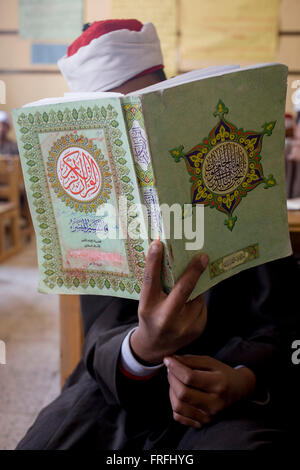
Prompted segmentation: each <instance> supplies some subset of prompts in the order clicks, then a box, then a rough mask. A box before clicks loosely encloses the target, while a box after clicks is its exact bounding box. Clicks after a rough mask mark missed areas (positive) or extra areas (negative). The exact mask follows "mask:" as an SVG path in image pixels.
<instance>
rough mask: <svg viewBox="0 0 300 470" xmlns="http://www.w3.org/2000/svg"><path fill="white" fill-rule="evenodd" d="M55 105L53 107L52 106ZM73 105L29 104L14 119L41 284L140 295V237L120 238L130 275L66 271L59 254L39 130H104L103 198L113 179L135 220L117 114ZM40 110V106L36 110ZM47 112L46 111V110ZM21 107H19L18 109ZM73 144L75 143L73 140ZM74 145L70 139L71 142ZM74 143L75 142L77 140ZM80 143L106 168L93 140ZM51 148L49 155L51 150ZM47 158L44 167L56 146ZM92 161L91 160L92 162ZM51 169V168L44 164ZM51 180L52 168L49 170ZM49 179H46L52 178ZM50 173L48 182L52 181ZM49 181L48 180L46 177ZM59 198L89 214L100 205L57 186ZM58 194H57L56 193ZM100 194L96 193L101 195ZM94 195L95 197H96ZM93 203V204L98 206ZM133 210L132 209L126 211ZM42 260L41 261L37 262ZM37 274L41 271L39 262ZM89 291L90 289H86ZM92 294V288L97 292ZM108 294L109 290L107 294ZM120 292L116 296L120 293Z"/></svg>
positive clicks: (108, 109)
mask: <svg viewBox="0 0 300 470" xmlns="http://www.w3.org/2000/svg"><path fill="white" fill-rule="evenodd" d="M54 106H55V105H54ZM72 106H74V107H73V109H70V107H66V108H65V109H63V110H61V109H57V108H56V109H55V107H54V109H52V108H50V106H49V105H48V106H47V109H46V111H44V112H39V111H38V110H37V111H36V112H33V108H28V112H26V110H25V109H24V112H21V113H20V112H19V114H18V115H17V118H16V121H17V123H18V126H19V129H18V131H19V133H20V135H21V137H20V139H19V141H20V140H21V142H22V144H23V148H22V149H20V150H21V152H22V156H23V161H22V167H23V172H24V174H25V173H26V178H25V180H27V181H26V182H27V185H26V189H27V191H28V192H29V193H30V196H31V198H32V201H33V206H34V208H35V214H33V219H34V221H35V229H36V231H37V233H38V236H39V239H40V242H41V251H42V253H43V255H42V256H43V260H44V261H43V263H42V267H43V274H44V277H43V282H44V284H45V285H46V286H47V287H48V288H49V289H54V290H55V287H56V286H58V287H62V286H65V287H66V288H67V289H72V288H74V287H75V288H78V287H79V286H80V287H82V288H84V289H87V288H89V287H91V288H94V287H96V286H97V287H98V288H100V289H104V290H106V291H107V290H109V289H112V290H113V291H115V292H117V291H122V292H124V291H127V292H128V293H129V294H131V297H135V298H138V294H139V293H140V291H141V284H142V277H143V269H144V267H145V254H144V252H145V247H144V241H143V240H142V239H141V238H139V239H137V240H134V239H132V238H127V239H125V240H124V243H125V246H126V255H127V261H128V265H129V269H130V273H131V274H130V275H128V274H125V273H116V272H107V271H101V270H99V271H96V270H94V271H88V270H77V271H76V272H75V271H74V269H73V270H68V269H65V268H63V266H62V253H61V248H60V243H59V239H58V231H57V227H56V224H54V223H53V222H52V221H54V220H55V218H54V210H53V207H52V202H51V198H50V192H49V187H48V184H47V178H46V173H45V166H44V163H43V162H44V160H43V156H42V153H41V149H40V144H39V137H38V136H39V134H41V133H47V132H54V131H60V132H61V131H66V132H68V131H75V130H77V131H79V132H80V130H82V131H83V130H85V129H100V128H102V129H103V131H104V133H105V139H106V144H107V147H108V154H109V159H110V163H111V167H112V168H113V173H114V174H113V175H110V174H109V173H108V172H106V176H105V178H106V179H104V183H105V184H106V185H107V186H106V193H105V192H104V196H103V191H102V193H101V194H102V198H103V200H104V201H105V199H107V198H108V197H109V192H110V188H111V185H110V181H111V180H110V178H111V176H112V177H113V179H114V183H115V188H116V192H117V194H116V195H117V197H119V196H120V195H124V196H126V198H127V201H128V223H130V222H131V220H133V219H134V217H135V214H134V205H135V202H136V201H135V196H134V189H135V185H136V183H135V181H132V180H131V178H130V169H129V166H128V165H129V164H128V161H127V154H126V150H125V148H124V145H123V144H124V142H123V140H122V139H124V138H125V140H126V139H127V136H126V135H125V136H123V135H122V131H121V130H120V128H119V122H118V121H117V119H118V112H117V111H116V110H115V109H114V108H113V107H112V106H111V105H110V104H109V105H108V106H97V105H94V106H92V105H91V106H83V105H82V104H80V105H78V106H77V107H76V105H75V104H74V103H72ZM36 109H38V108H36ZM48 110H49V111H48ZM22 111H23V110H22ZM70 138H71V137H70V136H68V135H66V136H65V140H60V141H58V142H57V146H58V147H59V146H60V145H61V146H62V147H63V145H64V144H66V143H67V144H68V143H69V142H66V140H68V139H70ZM73 143H74V142H73ZM71 144H72V143H71ZM76 144H77V143H76ZM80 144H81V145H82V147H83V148H84V149H85V150H86V151H88V153H89V155H91V156H92V157H91V158H93V159H95V161H97V163H98V165H99V166H101V165H103V169H104V171H105V169H106V168H105V161H104V160H103V155H101V152H99V151H98V150H97V147H96V146H95V145H94V144H93V142H91V141H88V139H86V138H84V137H82V140H81V142H80ZM51 151H52V153H51ZM51 151H50V153H49V157H48V165H49V164H51V161H54V159H55V158H57V155H56V154H55V148H52V149H51ZM91 161H92V160H90V162H91ZM48 169H49V168H48ZM50 179H51V171H50ZM50 179H49V181H50ZM54 179H55V178H54V177H53V175H52V184H54V185H55V184H56V182H55V181H54ZM50 183H51V181H50ZM57 191H58V193H57V196H58V197H60V198H61V200H63V201H64V202H65V204H70V205H72V204H73V205H74V207H73V209H74V210H76V211H78V212H82V213H88V212H93V211H95V210H96V208H97V204H98V205H99V204H101V200H99V199H98V200H97V201H96V202H95V200H94V199H92V200H91V201H90V203H89V204H80V203H78V201H77V202H76V201H74V200H72V198H68V197H67V196H68V194H63V191H60V189H59V185H58V186H57ZM59 191H60V192H61V194H60V192H59ZM99 194H100V193H99ZM97 197H98V195H97ZM96 203H97V204H96ZM130 209H132V210H130ZM39 261H40V260H39ZM39 266H40V272H41V264H40V263H39ZM89 293H92V292H91V289H89ZM95 293H96V292H95ZM107 293H108V294H109V292H107ZM121 295H122V294H121V292H120V296H121Z"/></svg>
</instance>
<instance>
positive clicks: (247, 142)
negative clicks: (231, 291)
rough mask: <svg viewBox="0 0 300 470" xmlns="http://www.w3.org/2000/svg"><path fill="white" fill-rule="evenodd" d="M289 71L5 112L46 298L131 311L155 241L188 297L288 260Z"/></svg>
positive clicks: (213, 72)
mask: <svg viewBox="0 0 300 470" xmlns="http://www.w3.org/2000/svg"><path fill="white" fill-rule="evenodd" d="M286 80H287V67H286V66H284V65H281V64H259V65H256V66H251V67H244V68H239V67H238V66H227V67H211V68H209V69H205V70H197V71H193V72H189V73H186V74H183V75H180V76H178V77H176V78H172V79H170V80H167V81H165V82H161V83H159V84H156V85H153V86H150V87H148V88H145V89H143V90H139V91H137V92H135V93H130V94H128V95H126V96H124V95H121V94H118V93H80V94H74V93H66V94H65V96H64V97H61V98H49V99H45V100H40V101H37V102H35V103H31V104H28V105H26V106H24V107H23V108H20V109H17V110H14V111H13V116H14V123H15V128H16V133H17V139H18V145H19V151H20V157H21V162H22V168H23V173H24V178H25V184H26V190H27V195H28V200H29V205H30V209H31V214H32V218H33V223H34V227H35V231H36V236H37V246H38V260H39V272H40V282H39V290H40V291H41V292H46V293H62V294H74V293H78V294H102V295H113V296H119V297H128V298H134V299H138V298H139V295H140V292H141V286H142V280H143V270H144V267H145V259H146V255H147V251H148V247H149V244H150V242H151V239H153V238H160V239H161V241H162V242H163V244H164V259H163V266H162V283H163V286H164V289H165V290H166V292H169V291H170V290H171V289H172V286H173V285H174V283H175V282H176V280H177V279H178V278H179V277H180V275H181V274H182V272H183V271H184V269H185V268H186V266H187V264H188V262H189V261H190V260H191V259H192V258H193V256H194V255H195V253H198V252H204V253H207V254H208V255H209V257H210V262H209V265H208V268H207V269H206V271H205V273H204V274H203V275H202V276H201V278H200V280H199V281H198V284H197V286H196V288H195V290H194V292H193V297H194V296H196V295H198V294H199V293H201V292H204V291H205V290H207V289H208V288H210V287H211V286H213V285H214V284H216V283H218V282H220V281H222V280H223V279H225V278H227V277H229V276H232V275H234V274H236V273H238V272H239V271H241V270H244V269H247V268H251V267H253V266H256V265H259V264H262V263H265V262H267V261H270V260H274V259H276V258H280V257H284V256H288V255H289V254H290V253H291V248H290V240H289V233H288V223H287V210H286V198H285V174H284V159H283V149H284V135H285V131H284V112H285V96H286Z"/></svg>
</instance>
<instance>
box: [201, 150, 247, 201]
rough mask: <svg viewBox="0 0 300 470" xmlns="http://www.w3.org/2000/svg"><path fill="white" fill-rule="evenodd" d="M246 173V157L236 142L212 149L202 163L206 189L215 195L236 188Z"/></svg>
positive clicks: (245, 153)
mask: <svg viewBox="0 0 300 470" xmlns="http://www.w3.org/2000/svg"><path fill="white" fill-rule="evenodd" d="M247 171H248V155H247V152H246V151H245V150H244V149H243V147H242V146H241V145H239V144H237V143H236V142H224V143H221V144H219V145H217V146H216V147H214V148H213V149H212V150H211V151H210V152H209V153H208V154H207V157H206V158H205V160H204V163H203V173H202V174H203V180H204V183H205V185H206V187H207V188H208V189H209V190H210V191H213V192H214V193H217V194H225V193H228V192H229V191H233V190H234V189H235V188H237V187H238V186H239V185H240V184H241V183H242V181H243V180H244V179H245V177H246V174H247Z"/></svg>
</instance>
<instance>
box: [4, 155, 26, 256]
mask: <svg viewBox="0 0 300 470" xmlns="http://www.w3.org/2000/svg"><path fill="white" fill-rule="evenodd" d="M18 182H19V170H18V163H17V161H16V160H15V159H14V158H12V159H10V157H1V158H0V199H2V200H1V201H0V262H1V261H3V260H4V259H6V258H8V257H9V256H12V255H13V254H15V253H17V252H18V251H19V250H20V248H21V232H20V202H19V191H18Z"/></svg>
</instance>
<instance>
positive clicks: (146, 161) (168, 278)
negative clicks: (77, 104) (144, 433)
mask: <svg viewBox="0 0 300 470" xmlns="http://www.w3.org/2000/svg"><path fill="white" fill-rule="evenodd" d="M122 107H123V112H124V116H125V122H126V124H127V130H128V135H129V139H130V143H131V148H132V154H133V158H134V164H135V172H136V176H137V180H138V184H139V187H140V191H141V194H142V197H143V200H144V204H145V206H146V209H147V216H148V221H149V224H152V227H153V228H154V231H155V237H157V238H160V239H164V236H163V227H162V220H161V214H160V210H159V200H158V195H157V190H156V187H155V184H154V176H153V169H152V162H151V154H150V149H149V144H148V136H147V133H146V129H145V123H144V117H143V111H142V104H141V102H140V100H139V99H138V98H136V97H125V98H123V99H122ZM162 270H163V283H164V287H165V290H166V291H167V292H169V291H170V290H171V288H172V287H173V285H174V278H173V274H172V268H171V265H170V259H169V255H168V253H167V252H165V256H164V263H163V266H162Z"/></svg>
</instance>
